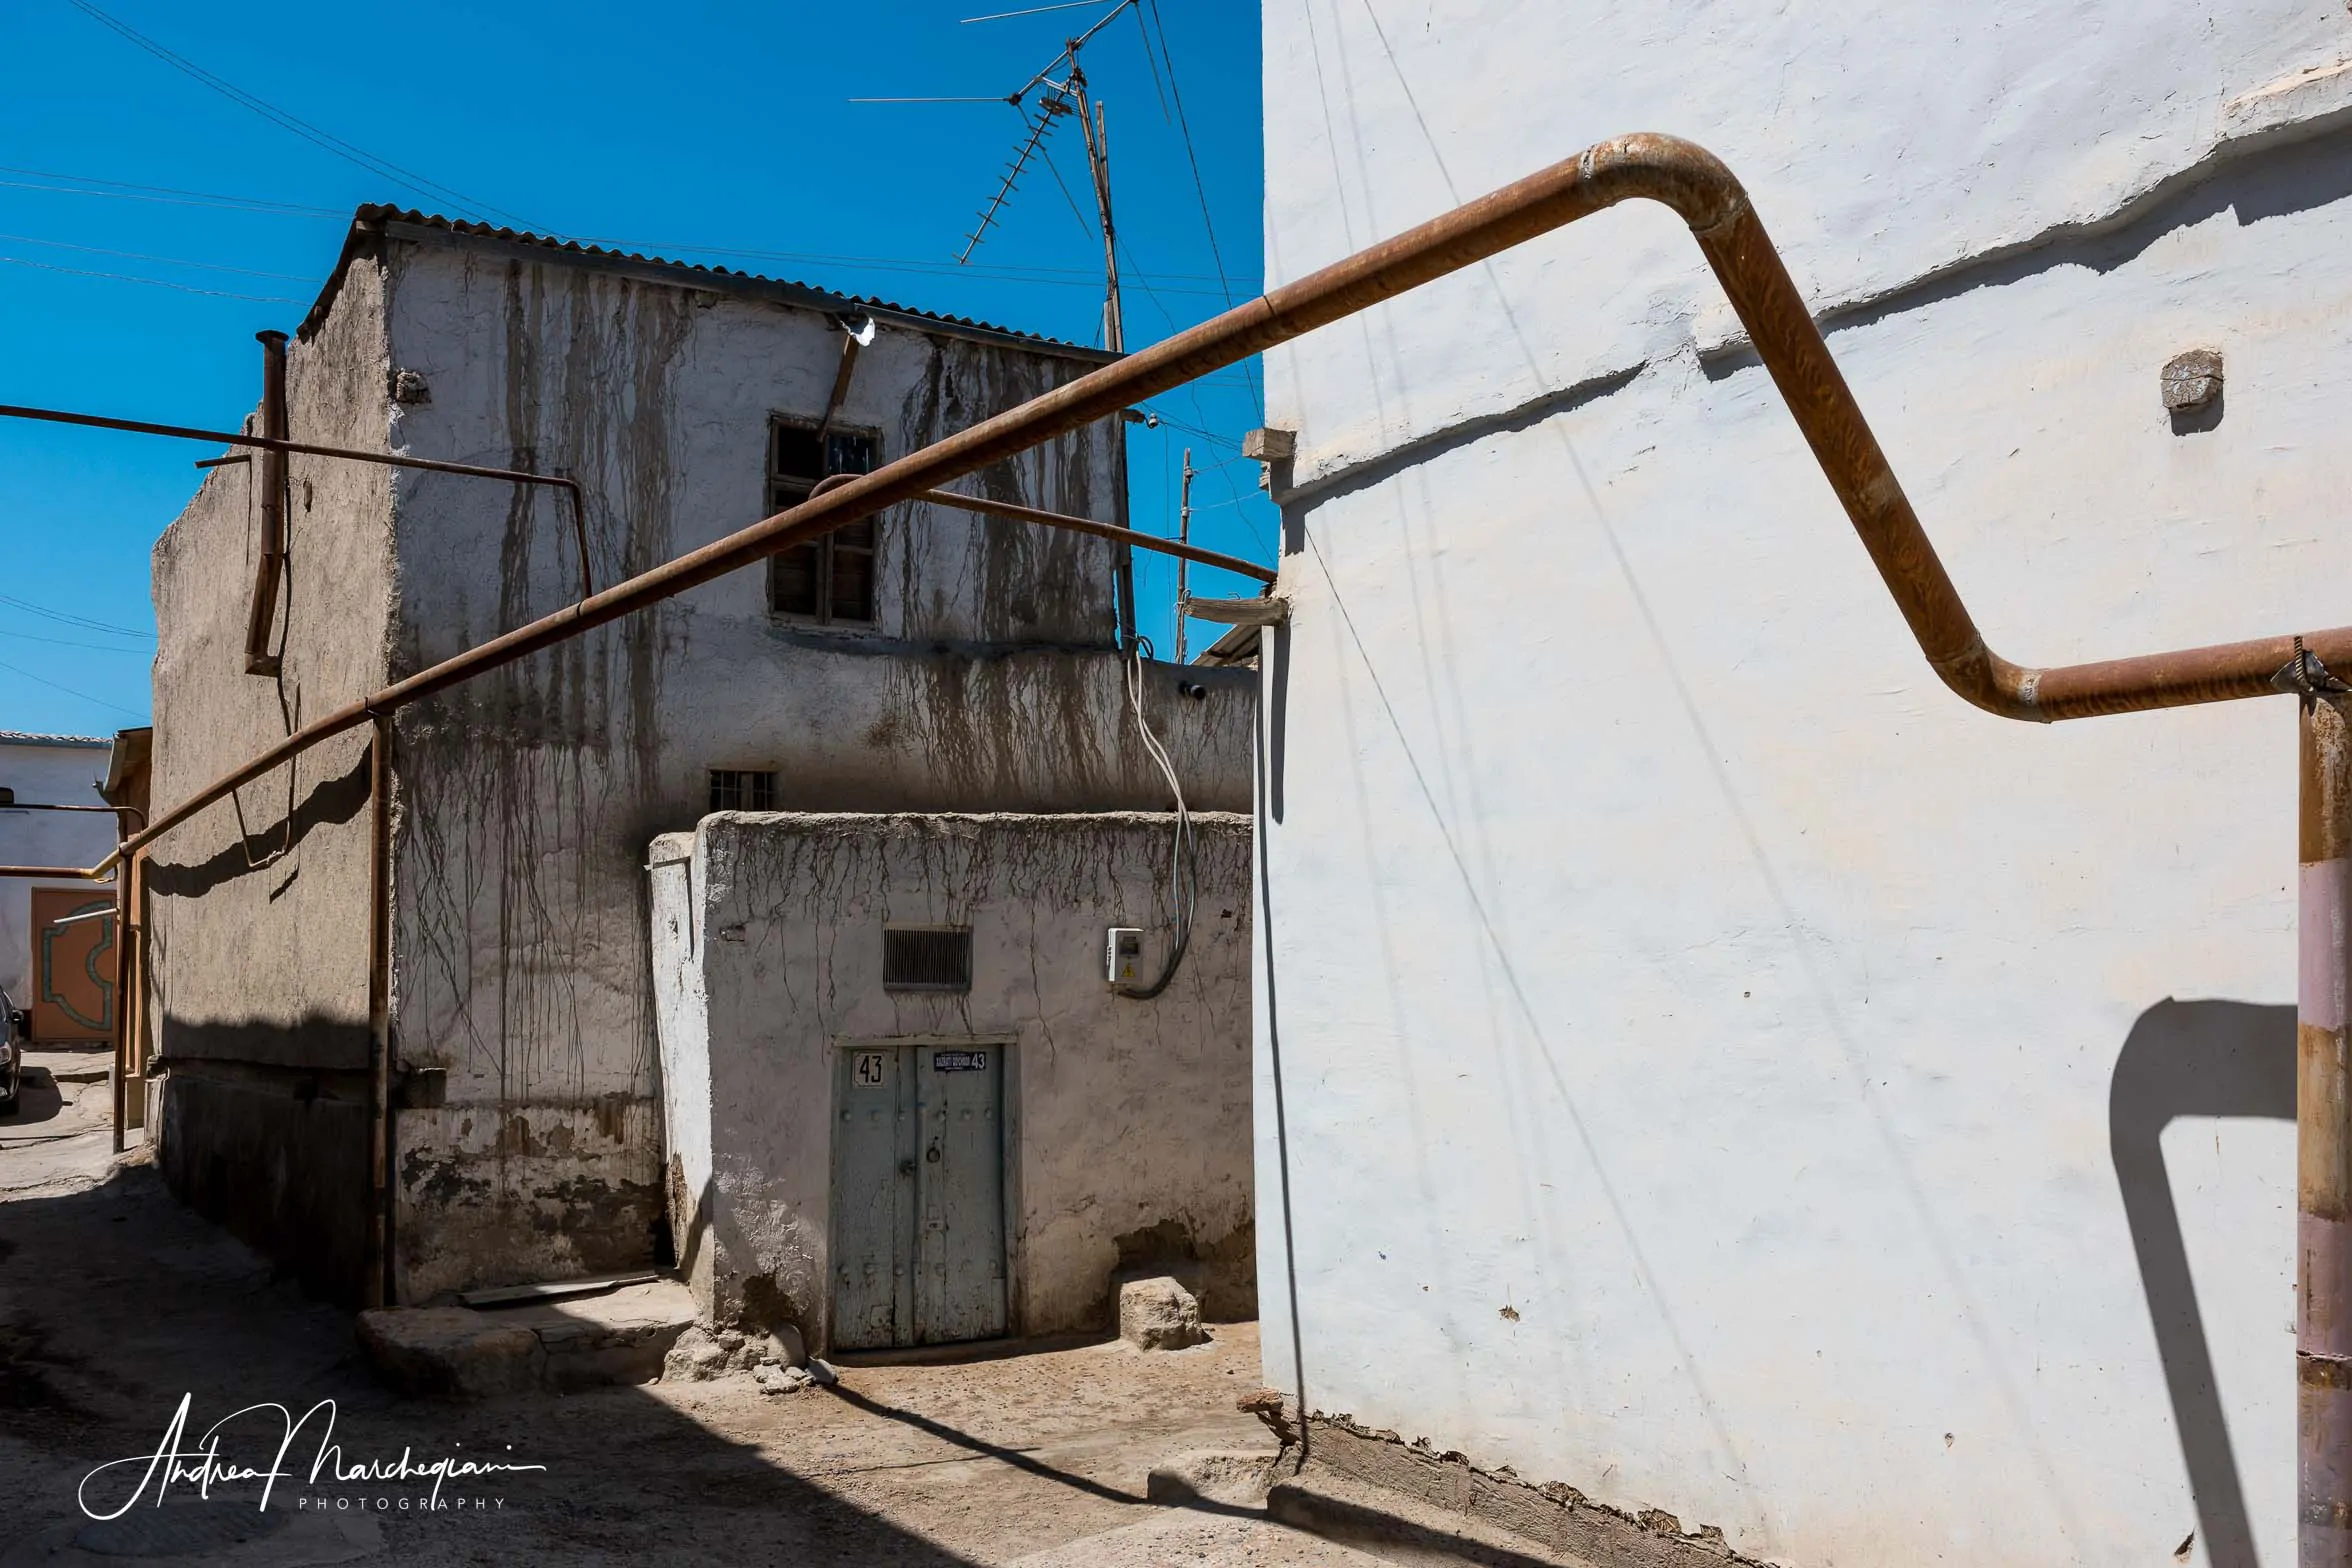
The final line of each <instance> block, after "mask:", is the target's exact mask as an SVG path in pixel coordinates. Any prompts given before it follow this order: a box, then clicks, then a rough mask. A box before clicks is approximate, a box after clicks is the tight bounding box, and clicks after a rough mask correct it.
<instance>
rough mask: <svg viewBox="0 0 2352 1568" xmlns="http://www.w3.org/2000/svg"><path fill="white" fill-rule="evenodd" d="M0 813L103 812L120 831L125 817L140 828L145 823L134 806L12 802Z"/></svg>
mask: <svg viewBox="0 0 2352 1568" xmlns="http://www.w3.org/2000/svg"><path fill="white" fill-rule="evenodd" d="M0 811H103V812H107V813H109V814H111V815H112V816H113V818H114V820H115V826H116V828H117V829H118V830H122V822H123V819H124V818H126V817H137V818H138V819H139V823H140V826H142V827H144V826H145V825H146V823H147V813H146V812H144V811H141V810H140V809H139V808H138V807H136V806H71V805H67V804H65V803H63V802H56V803H51V802H49V801H45V800H12V801H10V802H9V803H8V804H7V805H5V806H0ZM125 831H127V830H125Z"/></svg>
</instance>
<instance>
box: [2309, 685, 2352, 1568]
mask: <svg viewBox="0 0 2352 1568" xmlns="http://www.w3.org/2000/svg"><path fill="white" fill-rule="evenodd" d="M2330 684H2334V683H2330ZM2297 732H2298V733H2297V739H2298V745H2297V756H2296V761H2297V764H2298V768H2297V772H2298V775H2299V777H2300V780H2301V786H2302V787H2301V791H2300V794H2301V806H2302V810H2301V812H2300V814H2299V815H2300V818H2301V827H2300V832H2299V833H2298V835H2297V836H2298V839H2299V851H2300V853H2299V855H2298V859H2299V860H2300V861H2301V863H2302V865H2301V873H2300V876H2299V878H2298V883H2297V909H2296V924H2297V927H2298V929H2299V931H2300V936H2301V940H2300V944H2299V946H2300V962H2299V964H2298V966H2297V968H2298V971H2299V972H2298V975H2297V984H2296V1007H2295V1061H2296V1073H2295V1143H2296V1181H2295V1209H2296V1214H2295V1242H2296V1246H2295V1260H2296V1268H2295V1286H2296V1288H2295V1302H2296V1323H2295V1384H2296V1388H2295V1405H2296V1422H2295V1426H2296V1432H2297V1435H2298V1438H2299V1442H2298V1445H2297V1449H2298V1451H2297V1454H2296V1461H2297V1462H2296V1472H2297V1484H2296V1501H2297V1508H2296V1513H2297V1518H2298V1520H2299V1521H2300V1529H2299V1531H2298V1537H2299V1541H2300V1553H2299V1557H2300V1561H2301V1562H2302V1563H2303V1564H2304V1565H2305V1568H2318V1565H2321V1564H2326V1565H2331V1568H2333V1565H2340V1564H2343V1563H2346V1562H2352V1122H2348V1118H2352V1031H2348V1029H2347V1024H2348V1023H2352V1018H2347V1008H2348V1007H2352V962H2348V954H2352V949H2348V945H2347V932H2346V929H2345V922H2346V920H2347V919H2352V722H2348V721H2347V717H2346V714H2345V710H2344V699H2343V698H2342V697H2341V696H2339V695H2338V694H2336V693H2334V692H2329V691H2313V692H2309V693H2307V694H2306V695H2305V696H2304V698H2303V701H2302V715H2301V722H2300V723H2299V724H2298V726H2297Z"/></svg>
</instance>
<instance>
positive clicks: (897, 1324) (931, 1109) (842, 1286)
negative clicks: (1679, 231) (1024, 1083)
mask: <svg viewBox="0 0 2352 1568" xmlns="http://www.w3.org/2000/svg"><path fill="white" fill-rule="evenodd" d="M834 1057H835V1060H834V1071H833V1109H834V1118H833V1168H832V1177H833V1201H832V1210H833V1213H832V1232H833V1245H832V1294H833V1311H832V1343H833V1346H834V1348H836V1349H839V1350H876V1349H886V1348H890V1347H894V1346H902V1345H941V1344H951V1343H954V1342H956V1341H959V1340H968V1339H993V1338H995V1337H996V1336H998V1335H1000V1334H1002V1333H1004V1331H1005V1246H1004V1236H1005V1226H1004V1192H1005V1179H1004V1167H1005V1137H1004V1119H1005V1118H1004V1057H1005V1042H1003V1041H1001V1040H958V1041H950V1042H926V1043H922V1044H907V1043H905V1042H902V1041H894V1040H881V1041H866V1042H858V1043H850V1044H845V1045H843V1046H841V1047H840V1048H839V1049H838V1050H837V1051H836V1052H835V1053H834Z"/></svg>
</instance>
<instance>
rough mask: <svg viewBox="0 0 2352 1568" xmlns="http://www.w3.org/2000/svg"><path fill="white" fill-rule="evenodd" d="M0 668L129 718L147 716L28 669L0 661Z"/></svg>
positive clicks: (134, 709)
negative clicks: (60, 683) (61, 684)
mask: <svg viewBox="0 0 2352 1568" xmlns="http://www.w3.org/2000/svg"><path fill="white" fill-rule="evenodd" d="M0 670H6V671H8V672H9V673H10V674H12V675H21V676H23V677H24V678H25V679H26V680H28V681H31V682H33V683H34V684H36V685H40V686H46V687H48V688H49V689H50V690H51V691H61V692H64V693H65V694H66V695H67V696H68V697H79V698H80V699H81V700H82V701H84V702H94V703H96V704H98V706H99V707H101V708H112V709H113V710H114V711H115V712H117V713H120V714H124V715H127V716H128V717H130V718H134V719H144V718H146V717H147V715H146V714H144V713H141V712H140V711H139V710H138V709H136V708H126V707H124V706H123V705H122V704H121V703H119V702H108V701H107V700H106V699H105V698H104V697H93V696H91V695H90V694H89V693H88V692H86V691H75V690H74V689H73V688H72V687H71V686H60V685H58V684H57V682H55V681H53V680H50V679H48V678H47V677H45V676H40V675H35V674H34V673H33V672H32V671H30V670H20V669H18V668H17V667H16V666H15V665H13V664H5V663H0Z"/></svg>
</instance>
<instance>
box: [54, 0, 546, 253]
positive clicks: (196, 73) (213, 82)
mask: <svg viewBox="0 0 2352 1568" xmlns="http://www.w3.org/2000/svg"><path fill="white" fill-rule="evenodd" d="M66 3H67V4H69V5H71V6H72V7H73V8H74V9H75V10H77V11H79V12H81V13H82V14H83V15H84V16H87V17H89V18H90V19H91V20H92V21H95V22H97V23H99V24H100V25H102V26H104V27H107V28H110V29H112V30H113V31H114V32H116V33H118V34H120V35H121V36H122V37H124V38H126V39H128V40H130V41H131V42H132V43H134V44H136V45H138V46H139V47H140V48H141V49H144V50H146V51H147V52H148V53H149V54H151V55H153V56H155V58H156V59H158V60H161V61H162V62H163V63H164V64H166V65H168V66H170V67H171V68H172V69H174V70H176V71H179V72H181V73H183V74H184V75H187V76H189V77H192V78H194V79H195V80H196V81H199V82H201V83H203V84H204V85H205V86H207V87H209V88H211V89H212V90H213V91H214V92H216V93H219V94H220V95H221V96H222V97H224V98H226V99H228V100H229V101H230V102H231V103H234V104H236V105H238V106H239V107H240V108H244V109H249V110H251V111H252V112H253V113H255V114H258V115H260V116H261V117H262V118H263V119H265V120H267V121H269V122H270V123H271V124H273V125H275V126H278V127H279V128H280V129H282V130H287V131H291V132H293V133H294V134H295V135H296V136H299V137H301V138H302V139H303V140H304V141H306V142H309V143H310V144H311V145H312V146H314V147H316V148H318V149H320V150H321V151H322V152H327V153H331V154H333V155H334V156H335V157H338V158H341V159H342V160H343V161H344V162H346V163H349V164H353V165H356V166H357V167H359V168H362V169H365V170H367V171H368V172H369V173H370V174H373V175H376V176H378V177H379V178H382V179H388V180H391V181H393V182H395V183H396V184H400V185H404V186H406V187H407V188H408V189H410V190H412V191H416V192H418V193H419V194H420V195H426V196H430V197H432V198H433V199H434V200H435V201H449V202H455V203H456V204H457V205H459V206H460V207H470V208H473V209H474V210H476V211H478V212H487V213H490V214H493V215H494V216H497V217H501V218H505V219H507V220H508V221H509V222H511V223H514V224H517V225H519V226H521V227H525V228H528V227H530V226H531V225H529V224H527V223H525V222H524V220H523V219H521V218H519V217H517V216H516V215H515V214H513V213H511V212H506V211H504V210H502V209H500V208H497V207H493V206H491V205H490V204H489V203H487V202H479V201H476V200H474V199H473V198H472V197H470V196H467V195H465V194H464V193H463V192H460V191H456V190H453V189H451V188H450V187H449V186H446V185H442V184H440V183H438V182H436V181H433V180H428V179H426V178H425V177H424V176H423V175H421V174H417V173H414V172H412V171H411V170H408V169H404V168H402V167H401V166H400V165H399V164H396V163H393V162H391V161H390V160H389V159H385V158H379V157H377V156H376V155H375V154H374V153H372V152H369V151H368V150H367V149H365V148H364V147H358V146H354V145H353V144H352V143H350V142H347V141H345V140H343V138H341V137H340V136H336V135H333V134H331V133H329V132H327V131H323V130H320V129H319V128H318V127H317V126H315V125H313V124H311V123H310V122H309V121H307V120H304V119H301V118H298V117H297V116H295V115H292V114H289V113H287V112H286V111H285V110H283V109H281V108H279V107H278V106H277V105H275V104H273V103H270V102H269V101H268V100H266V99H264V98H260V97H257V96H256V95H254V94H252V93H249V92H247V91H246V90H245V89H244V88H242V87H239V86H237V85H236V84H235V83H234V82H231V81H227V80H225V79H224V78H222V77H219V76H215V75H214V74H213V73H212V72H210V71H208V70H206V69H205V68H204V67H203V66H201V65H198V64H197V63H196V62H195V61H193V60H191V59H189V58H188V57H187V56H186V55H182V54H175V53H173V52H172V51H171V50H169V49H167V48H165V47H164V46H163V45H162V44H159V43H157V42H156V41H155V40H154V39H152V38H150V37H148V36H147V35H146V34H145V33H142V32H140V31H139V30H138V29H137V28H135V27H133V26H131V25H130V24H129V23H128V22H125V21H123V20H121V19H120V18H119V17H115V16H112V15H110V14H108V13H107V12H105V11H101V10H100V9H99V8H98V7H96V6H94V5H92V4H91V3H90V0H66Z"/></svg>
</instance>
